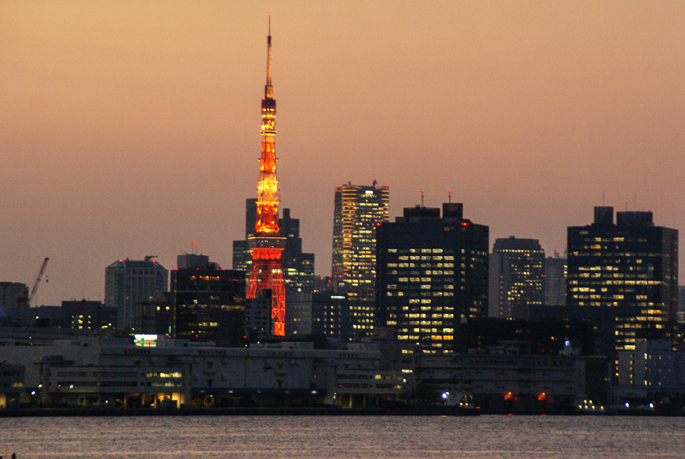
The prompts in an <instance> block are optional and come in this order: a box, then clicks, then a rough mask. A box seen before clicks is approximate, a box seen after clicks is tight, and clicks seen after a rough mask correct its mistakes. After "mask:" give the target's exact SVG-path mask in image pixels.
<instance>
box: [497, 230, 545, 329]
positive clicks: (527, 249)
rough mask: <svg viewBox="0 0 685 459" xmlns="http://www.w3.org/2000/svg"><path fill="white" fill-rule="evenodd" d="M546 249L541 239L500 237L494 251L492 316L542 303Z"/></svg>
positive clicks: (504, 315) (506, 315)
mask: <svg viewBox="0 0 685 459" xmlns="http://www.w3.org/2000/svg"><path fill="white" fill-rule="evenodd" d="M544 259H545V251H544V250H543V248H542V247H541V246H540V241H538V240H537V239H521V238H515V237H514V236H510V237H509V238H501V239H496V240H495V244H494V246H493V247H492V254H491V255H490V290H489V292H488V293H489V302H490V308H489V309H490V311H489V313H490V316H491V317H501V318H510V317H517V312H520V311H522V310H523V309H524V308H526V307H528V306H530V305H540V304H542V279H543V267H542V265H543V261H544Z"/></svg>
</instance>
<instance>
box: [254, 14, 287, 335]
mask: <svg viewBox="0 0 685 459" xmlns="http://www.w3.org/2000/svg"><path fill="white" fill-rule="evenodd" d="M273 96H274V88H273V85H272V83H271V16H269V35H268V38H267V57H266V86H265V87H264V99H262V124H261V133H262V154H261V157H260V158H259V180H258V181H257V221H256V223H255V234H254V236H252V237H250V238H249V246H250V249H251V250H252V270H251V271H250V280H249V282H248V286H247V298H248V299H251V298H268V296H269V295H270V296H271V332H272V334H273V335H275V336H283V335H285V284H284V282H283V263H282V252H283V249H284V248H285V238H283V237H281V235H280V228H279V226H278V204H279V201H280V200H279V195H278V178H277V176H276V144H275V138H276V100H275V99H274V97H273Z"/></svg>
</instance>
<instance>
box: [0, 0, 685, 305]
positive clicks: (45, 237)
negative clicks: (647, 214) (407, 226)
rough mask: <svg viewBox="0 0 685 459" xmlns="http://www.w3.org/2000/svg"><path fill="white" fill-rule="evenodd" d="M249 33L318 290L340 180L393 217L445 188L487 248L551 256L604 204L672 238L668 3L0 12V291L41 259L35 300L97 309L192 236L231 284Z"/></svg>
mask: <svg viewBox="0 0 685 459" xmlns="http://www.w3.org/2000/svg"><path fill="white" fill-rule="evenodd" d="M268 14H271V15H272V26H271V33H272V36H273V55H274V61H273V83H274V96H275V98H276V100H277V103H278V116H277V119H276V122H277V131H278V135H277V137H276V152H277V155H278V157H279V163H278V176H279V179H280V191H281V208H283V207H287V208H290V209H291V213H292V216H293V217H294V218H299V219H300V220H301V228H302V238H303V241H304V244H303V245H304V250H305V251H307V252H314V253H315V254H316V272H317V274H322V275H329V274H330V271H331V247H332V231H333V229H332V228H333V195H334V189H335V186H336V185H340V184H342V183H346V182H348V181H351V182H352V183H355V184H360V185H370V184H371V182H372V180H373V179H374V178H375V179H377V180H378V182H379V183H381V184H387V185H389V186H390V205H391V212H390V214H391V219H393V220H394V218H395V216H397V215H400V214H401V212H402V208H403V207H410V206H414V205H416V204H419V203H420V202H421V194H420V190H421V189H424V190H425V205H426V206H434V207H437V206H440V205H441V203H442V202H446V201H447V190H448V189H451V190H452V201H453V202H463V203H464V215H465V217H467V218H470V219H471V220H472V221H474V222H476V223H480V224H485V225H489V227H490V247H492V244H493V243H494V240H495V238H498V237H507V236H510V235H515V236H517V237H524V238H537V239H540V241H541V242H542V245H543V247H544V249H545V251H546V252H547V253H548V254H550V253H552V252H553V250H554V247H553V244H554V243H557V244H558V247H559V251H560V252H563V245H564V241H565V240H566V228H567V226H578V225H585V224H589V223H591V222H592V218H593V206H596V205H602V204H603V203H605V204H606V205H611V206H614V207H615V208H616V210H625V209H626V208H628V209H629V210H634V209H635V208H637V209H638V210H651V211H653V212H654V221H655V223H656V224H657V225H659V226H667V227H671V228H676V229H679V230H685V213H684V212H683V204H682V200H683V198H684V197H685V180H684V179H683V177H684V176H685V126H684V123H685V26H684V25H685V2H683V1H681V0H679V1H630V0H627V1H626V0H622V1H596V0H591V1H578V0H573V1H504V0H502V1H482V0H473V1H458V0H445V1H439V0H435V1H430V0H428V1H423V2H416V1H385V2H380V1H378V2H373V1H368V0H347V1H338V2H320V1H297V0H289V1H280V2H277V1H238V0H236V1H232V0H230V1H226V0H221V1H218V0H217V1H212V0H206V1H173V0H170V1H156V0H151V1H139V0H131V1H123V0H122V1H104V0H103V1H99V0H97V1H91V0H88V1H59V0H56V1H23V0H22V1H19V0H16V1H15V0H4V1H2V2H1V3H0V108H1V109H0V222H1V223H0V242H1V244H0V281H11V282H24V283H29V282H30V281H31V280H32V278H33V277H34V276H35V274H36V273H37V271H38V268H39V267H40V264H41V262H42V260H43V258H44V257H46V256H49V257H50V258H51V260H50V264H49V267H48V276H49V283H47V284H43V285H41V287H40V291H39V293H38V302H39V304H50V305H58V304H60V302H61V301H62V300H69V299H80V298H82V297H85V298H88V299H91V300H103V299H104V277H105V268H106V267H107V265H109V264H110V263H112V262H114V261H116V260H117V259H119V258H127V257H128V258H131V259H142V258H143V257H144V256H145V255H158V260H159V262H160V263H162V265H164V266H165V267H166V268H169V269H170V268H175V267H176V256H177V255H179V254H181V253H183V252H186V251H187V252H191V250H192V245H191V242H192V241H196V242H198V243H199V246H198V247H199V252H201V253H204V254H207V255H209V256H210V259H212V260H214V261H217V262H218V263H220V264H221V266H222V267H224V268H230V267H231V250H232V241H233V240H236V239H243V238H244V221H245V213H244V207H245V199H246V198H251V197H256V181H257V178H258V161H257V160H258V158H259V153H260V143H261V138H260V135H259V125H260V102H261V98H262V97H263V91H264V82H265V73H266V35H267V27H268V26H267V21H268V19H267V16H268ZM684 258H685V257H684V256H683V251H682V250H681V251H680V259H681V261H682V260H683V259H684ZM683 266H684V264H683V263H682V262H681V274H680V279H681V282H682V279H683V275H684V274H685V272H683V268H682V267H683Z"/></svg>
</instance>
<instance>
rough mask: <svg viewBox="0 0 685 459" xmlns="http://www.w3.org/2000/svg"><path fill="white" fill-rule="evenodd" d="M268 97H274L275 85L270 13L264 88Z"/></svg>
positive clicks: (265, 95)
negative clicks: (273, 83)
mask: <svg viewBox="0 0 685 459" xmlns="http://www.w3.org/2000/svg"><path fill="white" fill-rule="evenodd" d="M264 97H265V98H266V99H273V98H274V87H273V85H272V84H271V15H269V35H268V36H267V38H266V87H265V88H264Z"/></svg>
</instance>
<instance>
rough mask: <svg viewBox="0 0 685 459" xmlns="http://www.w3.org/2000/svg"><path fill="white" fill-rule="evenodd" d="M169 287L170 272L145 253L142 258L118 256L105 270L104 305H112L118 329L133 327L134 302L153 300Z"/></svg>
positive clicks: (131, 328) (109, 306) (110, 306)
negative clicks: (143, 258)
mask: <svg viewBox="0 0 685 459" xmlns="http://www.w3.org/2000/svg"><path fill="white" fill-rule="evenodd" d="M168 290H169V271H167V270H166V268H164V267H163V266H162V265H160V264H159V263H157V261H156V260H154V257H151V256H147V257H145V260H129V259H128V258H127V259H125V260H124V259H120V260H118V261H115V262H114V263H112V264H111V265H109V266H108V267H107V268H106V269H105V306H106V307H108V308H115V309H116V314H117V321H116V326H117V328H118V329H119V330H131V331H135V330H133V328H134V318H135V317H134V311H135V305H136V303H145V302H149V301H150V300H152V298H153V297H154V296H155V293H157V292H167V291H168Z"/></svg>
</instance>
